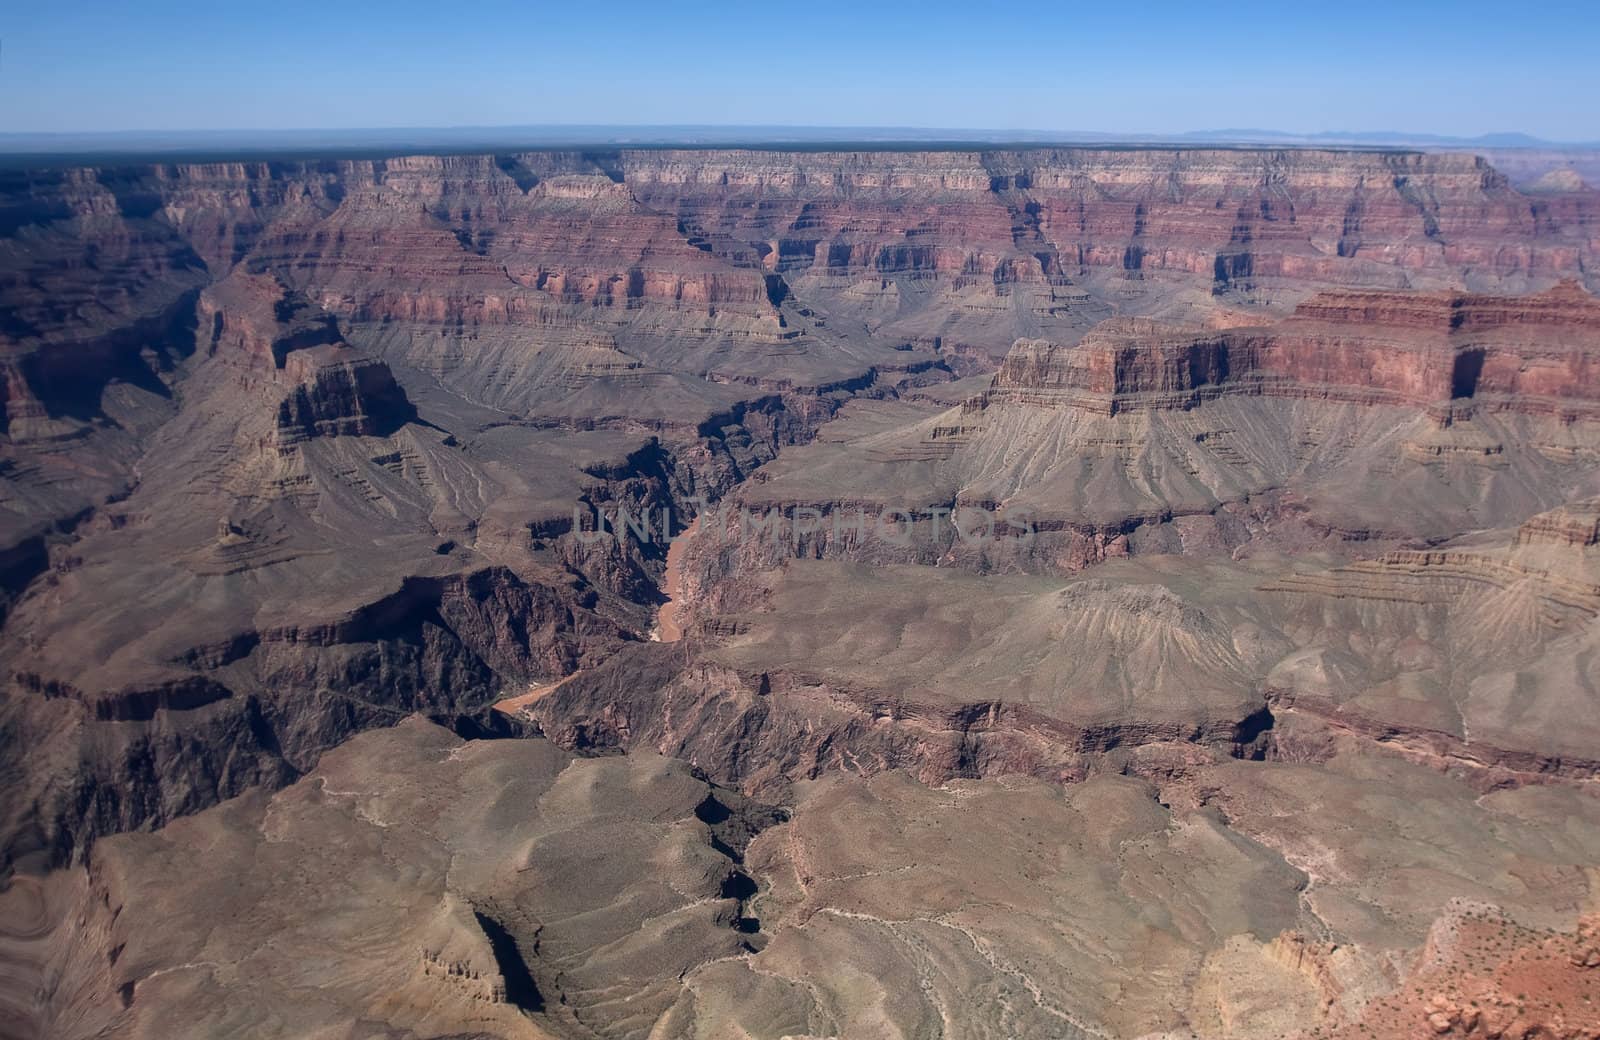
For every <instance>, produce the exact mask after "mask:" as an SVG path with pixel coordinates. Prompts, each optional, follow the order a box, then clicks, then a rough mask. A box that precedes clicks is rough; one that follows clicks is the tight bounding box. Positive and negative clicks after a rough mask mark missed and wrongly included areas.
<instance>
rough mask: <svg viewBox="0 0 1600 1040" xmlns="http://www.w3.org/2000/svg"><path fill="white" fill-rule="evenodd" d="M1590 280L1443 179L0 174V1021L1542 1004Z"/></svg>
mask: <svg viewBox="0 0 1600 1040" xmlns="http://www.w3.org/2000/svg"><path fill="white" fill-rule="evenodd" d="M1596 271H1600V192H1597V191H1595V190H1593V189H1591V188H1589V187H1588V186H1587V185H1586V184H1585V183H1583V182H1582V181H1581V180H1577V181H1575V182H1573V183H1565V182H1561V183H1558V182H1544V181H1541V182H1539V183H1538V184H1537V185H1535V186H1532V187H1527V186H1525V187H1521V188H1519V187H1517V186H1514V185H1513V183H1512V181H1511V180H1509V179H1508V178H1507V177H1506V176H1505V175H1504V174H1503V173H1502V172H1501V171H1500V170H1499V169H1497V167H1496V166H1495V165H1493V164H1491V162H1490V161H1488V160H1486V159H1484V158H1481V157H1477V156H1473V155H1468V154H1460V153H1427V152H1415V151H1379V150H1350V151H1337V150H1316V149H1249V148H1208V149H1194V150H1175V149H1162V148H1143V147H1137V148H1135V147H1127V148H1111V147H1107V148H1053V149H1047V148H1039V149H1022V150H980V149H965V150H949V151H912V150H883V151H869V150H862V151H848V152H839V151H823V150H814V151H783V150H778V149H754V148H752V149H743V150H732V149H701V150H694V149H637V150H628V149H611V148H607V149H596V150H591V151H583V152H557V151H543V152H519V153H507V154H494V155H443V156H428V155H415V156H395V157H388V158H378V159H338V160H331V159H330V160H309V159H296V160H281V161H271V162H265V161H239V162H215V163H204V164H184V163H158V164H146V165H131V164H130V165H121V166H101V167H78V168H64V167H62V168H58V167H23V166H16V167H5V168H0V391H3V392H0V431H3V437H0V660H3V661H4V674H3V675H0V776H3V777H4V790H5V799H4V802H3V804H0V884H3V886H4V888H3V890H0V1021H3V1023H4V1024H3V1025H0V1036H4V1037H7V1038H9V1037H13V1036H15V1037H34V1036H61V1037H75V1036H84V1037H88V1036H129V1037H133V1036H146V1035H179V1034H181V1035H194V1036H221V1035H230V1034H232V1033H236V1032H238V1031H239V1030H240V1029H245V1028H248V1029H249V1030H250V1031H251V1032H252V1033H253V1034H254V1035H272V1036H291V1035H292V1036H307V1035H330V1036H332V1035H339V1036H343V1035H362V1036H366V1035H371V1036H388V1037H409V1036H416V1037H423V1036H443V1035H463V1036H467V1035H472V1036H507V1037H510V1036H527V1037H585V1038H587V1037H638V1038H647V1037H649V1038H657V1037H660V1038H665V1037H679V1036H686V1037H687V1036H694V1037H706V1038H711V1037H718V1038H723V1037H749V1038H755V1037H782V1036H817V1037H822V1036H846V1037H852V1036H875V1037H906V1038H910V1037H931V1036H940V1035H960V1036H997V1037H999V1036H1074V1037H1075V1036H1084V1037H1089V1036H1106V1037H1110V1036H1119V1037H1120V1036H1128V1037H1133V1036H1149V1035H1157V1036H1206V1037H1213V1036H1214V1037H1281V1036H1288V1035H1295V1036H1305V1037H1311V1036H1319V1037H1321V1036H1351V1037H1355V1036H1366V1035H1374V1034H1373V1032H1372V1031H1373V1030H1374V1029H1376V1030H1378V1032H1377V1034H1376V1035H1395V1036H1412V1035H1417V1036H1438V1035H1451V1034H1453V1035H1460V1036H1485V1037H1498V1036H1517V1037H1533V1036H1538V1037H1560V1038H1563V1040H1568V1038H1578V1037H1589V1038H1594V1037H1600V1006H1597V1005H1600V952H1597V951H1596V942H1597V941H1600V939H1597V936H1600V931H1597V929H1600V916H1597V915H1600V801H1597V800H1596V799H1597V797H1600V795H1597V788H1596V781H1597V779H1600V722H1597V719H1600V715H1597V714H1596V712H1595V706H1596V703H1597V697H1600V692H1597V691H1600V674H1597V673H1596V665H1595V661H1596V659H1597V657H1596V654H1595V645H1596V640H1600V622H1597V618H1600V299H1597V297H1596V293H1600V275H1597V274H1596V273H1595V272H1596ZM600 518H604V519H605V520H606V521H607V522H606V523H604V524H601V523H598V522H597V521H598V519H600ZM174 879H181V884H174ZM313 991H314V992H315V994H316V995H315V997H314V999H313V998H310V997H308V994H310V993H312V992H313ZM356 1022H359V1023H362V1025H360V1026H359V1027H352V1026H351V1025H350V1023H356ZM173 1023H182V1024H183V1025H182V1028H181V1029H179V1030H178V1034H175V1033H174V1026H173ZM1440 1023H1443V1026H1442V1027H1441V1026H1440Z"/></svg>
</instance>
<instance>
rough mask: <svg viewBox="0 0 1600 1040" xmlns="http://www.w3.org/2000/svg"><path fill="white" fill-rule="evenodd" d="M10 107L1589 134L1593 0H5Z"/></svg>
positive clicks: (1598, 80) (334, 122) (326, 115)
mask: <svg viewBox="0 0 1600 1040" xmlns="http://www.w3.org/2000/svg"><path fill="white" fill-rule="evenodd" d="M0 39H3V41H4V42H3V47H4V57H3V61H0V130H4V131H18V130H61V131H78V130H170V129H257V128H313V127H315V128H322V127H389V126H460V125H480V126H490V125H506V124H528V123H628V124H645V123H656V124H660V123H729V124H751V123H761V124H786V125H813V126H814V125H831V126H921V127H963V128H965V127H971V128H993V129H1009V128H1022V129H1043V130H1107V131H1120V132H1128V133H1165V132H1178V131H1184V130H1201V129H1217V128H1238V127H1250V128H1267V129H1279V130H1290V131H1300V132H1314V131H1324V130H1380V129H1388V130H1405V131H1411V132H1426V133H1442V134H1461V135H1472V134H1478V133H1483V132H1487V131H1498V130H1519V131H1524V132H1527V133H1532V134H1535V135H1538V136H1541V137H1548V138H1553V139H1565V140H1597V139H1600V4H1596V3H1589V4H1576V3H1566V2H1564V0H1556V2H1550V3H1537V4H1521V5H1517V4H1504V3H1500V4H1493V5H1491V4H1483V3H1477V2H1461V3H1450V4H1447V3H1419V4H1411V5H1404V4H1399V5H1391V4H1377V3H1367V2H1365V0H1351V2H1346V3H1339V4H1334V5H1327V6H1325V7H1320V9H1318V10H1308V9H1307V5H1305V4H1299V3H1296V2H1295V0H1282V2H1280V3H1272V4H1266V3H1253V2H1248V0H1247V2H1227V3H1216V4H1203V3H1190V4H1165V3H1127V2H1117V0H1104V2H1101V3H1096V4H1087V5H1077V4H1070V3H1036V4H1026V3H1012V4H1005V5H985V4H982V3H979V2H975V0H968V2H966V3H961V4H947V3H941V2H924V3H898V2H891V3H869V2H867V0H858V2H855V3H837V4H836V3H813V4H801V3H792V4H787V3H770V2H767V3H763V2H761V0H746V2H743V3H728V4H697V3H688V2H677V3H674V2H666V0H661V2H656V3H631V2H619V0H603V2H592V3H583V2H581V0H580V2H573V0H566V2H562V3H558V4H545V3H539V2H532V0H529V2H522V3H478V4H474V3H468V2H464V0H463V2H455V3H451V2H448V0H446V2H440V0H433V2H430V3H411V2H409V0H393V2H390V3H387V4H381V5H380V4H371V5H346V4H340V3H337V2H334V0H325V2H322V3H304V2H300V0H275V2H274V0H268V2H260V0H256V2H252V3H248V4H233V3H228V2H226V0H219V2H214V3H173V2H144V3H135V2H127V3H80V2H73V0H53V2H49V3H35V2H31V0H9V2H8V3H6V4H5V5H0Z"/></svg>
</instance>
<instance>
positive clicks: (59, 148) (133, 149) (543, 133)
mask: <svg viewBox="0 0 1600 1040" xmlns="http://www.w3.org/2000/svg"><path fill="white" fill-rule="evenodd" d="M1049 144H1062V145H1074V144H1080V145H1081V144H1127V145H1147V146H1156V145H1183V146H1195V145H1219V146H1221V145H1236V146H1248V145H1262V144H1266V145H1274V146H1284V147H1343V148H1429V149H1490V148H1493V149H1556V150H1587V149H1600V142H1587V143H1573V142H1555V141H1545V140H1541V139H1539V138H1536V137H1532V136H1530V135H1528V134H1523V133H1514V132H1507V133H1493V134H1484V135H1481V136H1479V137H1451V136H1446V135H1441V134H1419V133H1405V132H1399V131H1392V130H1375V131H1329V132H1321V133H1293V132H1288V131H1281V130H1259V129H1222V130H1192V131H1186V132H1183V133H1177V134H1128V133H1113V132H1106V131H1092V130H1022V129H973V128H959V127H947V128H937V127H933V128H930V127H895V126H887V127H842V126H832V127H830V126H760V125H748V126H746V125H732V126H708V125H691V124H686V125H676V126H625V125H598V124H596V125H531V126H459V127H380V128H352V129H299V130H126V131H105V132H69V133H40V132H21V133H17V132H10V133H8V132H0V155H5V156H9V157H12V159H13V160H14V161H15V160H17V159H20V158H22V157H29V158H32V159H37V160H46V159H52V158H60V157H65V156H73V157H85V158H87V157H94V158H116V157H152V158H153V157H172V158H178V157H183V158H199V157H205V158H217V157H224V156H251V155H264V154H271V155H274V156H284V155H292V154H316V155H329V154H343V155H360V154H374V153H382V154H391V155H392V154H396V153H404V152H420V151H434V152H437V151H484V150H512V149H546V148H590V147H616V146H627V147H635V148H652V147H711V146H716V147H729V146H744V147H763V146H766V147H771V146H787V147H802V148H821V147H829V146H845V147H849V146H862V145H870V146H874V147H880V148H887V147H895V146H905V147H911V146H915V147H929V146H934V145H938V146H946V147H975V146H979V147H981V146H998V145H1049Z"/></svg>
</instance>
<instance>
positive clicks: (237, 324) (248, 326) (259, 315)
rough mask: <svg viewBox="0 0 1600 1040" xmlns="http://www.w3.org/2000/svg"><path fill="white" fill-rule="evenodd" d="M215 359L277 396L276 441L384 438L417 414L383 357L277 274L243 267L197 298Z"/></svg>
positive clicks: (206, 344) (243, 381)
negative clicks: (361, 346) (347, 336)
mask: <svg viewBox="0 0 1600 1040" xmlns="http://www.w3.org/2000/svg"><path fill="white" fill-rule="evenodd" d="M196 311H197V318H198V322H197V328H198V330H199V336H200V339H201V346H202V350H203V352H204V355H205V356H206V358H207V359H208V363H210V364H214V365H223V366H227V368H229V369H231V370H235V371H239V370H242V372H241V374H240V375H238V376H236V377H235V378H237V379H238V380H239V381H240V384H239V385H240V386H254V387H255V388H256V392H257V393H259V394H261V395H262V396H264V397H265V398H266V399H267V400H268V401H275V402H276V404H275V405H274V406H273V408H274V421H273V422H274V425H273V434H272V439H273V443H274V444H275V445H276V446H277V447H278V448H280V449H282V448H285V447H288V446H290V445H293V444H296V443H298V442H300V441H304V440H306V439H308V438H311V437H333V436H362V437H382V436H387V435H388V434H390V433H393V432H394V431H395V430H396V429H398V428H399V427H400V426H402V425H404V424H405V423H406V422H408V421H409V420H410V419H411V418H413V417H414V415H415V409H414V408H413V407H412V405H411V402H410V400H409V399H408V398H407V397H406V394H405V391H404V390H403V389H402V388H401V387H400V384H399V383H397V382H396V381H395V378H394V374H393V373H392V372H391V371H390V370H389V366H388V365H387V364H385V363H384V362H383V361H381V360H379V359H377V358H373V357H369V356H368V355H366V354H363V353H362V352H360V351H358V350H356V349H354V348H353V347H351V346H350V345H349V344H347V343H345V342H344V338H343V337H342V336H341V335H340V333H339V326H338V323H337V322H335V321H334V319H333V316H332V315H330V314H328V313H326V312H324V311H322V310H319V309H318V308H316V307H314V306H312V305H311V304H310V303H309V302H308V301H307V300H306V299H305V298H304V297H303V296H301V295H300V294H299V293H296V292H294V291H293V290H291V289H289V288H288V287H286V286H285V285H283V283H282V282H280V281H279V280H278V279H276V278H274V277H271V276H263V275H250V274H243V273H237V274H234V275H231V276H230V277H228V278H225V279H223V280H222V281H220V282H218V283H216V284H215V285H212V286H210V287H208V288H207V289H206V290H205V291H204V292H203V293H201V295H200V299H199V301H198V302H197V304H196Z"/></svg>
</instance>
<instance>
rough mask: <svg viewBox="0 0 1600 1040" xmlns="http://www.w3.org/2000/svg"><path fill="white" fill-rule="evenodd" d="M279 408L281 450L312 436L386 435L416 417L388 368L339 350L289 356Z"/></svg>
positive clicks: (317, 349)
mask: <svg viewBox="0 0 1600 1040" xmlns="http://www.w3.org/2000/svg"><path fill="white" fill-rule="evenodd" d="M283 374H284V376H285V377H286V378H287V379H288V380H289V384H290V385H289V388H288V392H287V394H286V395H285V396H284V399H283V401H282V402H281V403H280V404H279V405H278V415H277V431H276V439H277V442H278V445H279V447H284V446H287V445H289V444H293V443H295V442H297V441H300V440H303V439H307V438H311V437H340V436H356V437H386V436H388V435H389V434H391V433H393V432H394V431H395V430H396V429H398V428H399V427H401V426H403V425H405V423H407V422H409V421H410V420H411V419H412V418H413V417H414V416H415V414H416V412H415V409H414V408H413V406H412V404H411V401H410V400H409V399H408V398H407V397H406V393H405V391H404V390H403V389H401V387H400V384H399V383H397V382H395V379H394V374H393V373H392V372H390V371H389V366H388V365H386V364H384V363H383V362H382V361H380V360H378V359H377V358H372V357H367V356H366V355H364V354H361V353H359V352H358V351H354V350H350V349H348V348H341V347H337V346H320V347H313V348H311V349H309V350H299V351H296V352H294V353H293V354H290V355H289V357H288V359H287V360H286V362H285V364H284V372H283Z"/></svg>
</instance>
